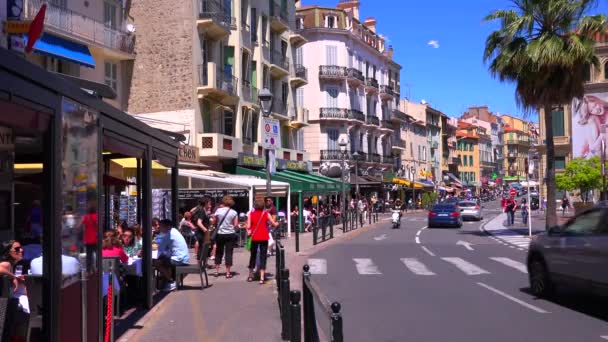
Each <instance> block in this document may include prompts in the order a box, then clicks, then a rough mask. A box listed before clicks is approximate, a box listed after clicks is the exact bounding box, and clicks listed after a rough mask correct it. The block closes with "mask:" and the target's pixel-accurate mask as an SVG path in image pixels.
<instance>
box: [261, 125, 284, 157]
mask: <svg viewBox="0 0 608 342" xmlns="http://www.w3.org/2000/svg"><path fill="white" fill-rule="evenodd" d="M280 132H281V130H280V126H279V120H277V119H271V118H262V147H263V148H266V149H270V150H274V149H275V148H278V147H279V145H280V144H281V140H280V139H281V135H280Z"/></svg>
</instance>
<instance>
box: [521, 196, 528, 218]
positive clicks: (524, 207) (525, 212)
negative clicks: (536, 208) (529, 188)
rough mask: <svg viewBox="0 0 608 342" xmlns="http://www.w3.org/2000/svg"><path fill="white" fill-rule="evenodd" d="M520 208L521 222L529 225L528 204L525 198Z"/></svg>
mask: <svg viewBox="0 0 608 342" xmlns="http://www.w3.org/2000/svg"><path fill="white" fill-rule="evenodd" d="M519 208H520V209H521V221H522V222H523V223H524V224H528V210H529V208H528V202H527V201H526V199H525V198H524V199H523V200H522V201H521V205H520V206H519Z"/></svg>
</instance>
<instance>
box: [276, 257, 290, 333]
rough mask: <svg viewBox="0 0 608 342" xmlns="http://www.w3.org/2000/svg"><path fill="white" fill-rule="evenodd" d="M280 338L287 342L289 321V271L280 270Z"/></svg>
mask: <svg viewBox="0 0 608 342" xmlns="http://www.w3.org/2000/svg"><path fill="white" fill-rule="evenodd" d="M279 295H280V296H281V303H282V305H281V338H282V339H283V341H288V340H289V337H290V332H289V328H290V324H291V323H290V321H289V270H288V269H282V270H281V289H280V290H279Z"/></svg>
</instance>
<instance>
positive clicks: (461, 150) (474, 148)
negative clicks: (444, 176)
mask: <svg viewBox="0 0 608 342" xmlns="http://www.w3.org/2000/svg"><path fill="white" fill-rule="evenodd" d="M456 139H457V140H458V144H457V150H458V152H457V153H458V158H459V159H460V160H461V161H460V165H459V167H458V173H459V178H460V179H461V180H462V184H463V185H464V186H466V188H467V189H470V190H471V191H472V192H473V193H476V192H477V190H478V189H480V187H481V182H480V174H481V163H480V160H479V155H480V153H479V141H480V136H479V127H478V126H476V125H473V124H470V123H468V122H464V121H459V122H458V129H457V131H456Z"/></svg>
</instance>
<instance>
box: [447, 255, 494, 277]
mask: <svg viewBox="0 0 608 342" xmlns="http://www.w3.org/2000/svg"><path fill="white" fill-rule="evenodd" d="M441 259H443V260H445V261H447V262H449V263H450V264H452V265H454V266H456V267H458V269H460V270H461V271H462V272H464V273H466V274H467V275H479V274H490V272H488V271H486V270H484V269H483V268H480V267H478V266H476V265H473V264H471V263H470V262H468V261H465V260H463V259H461V258H441Z"/></svg>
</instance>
